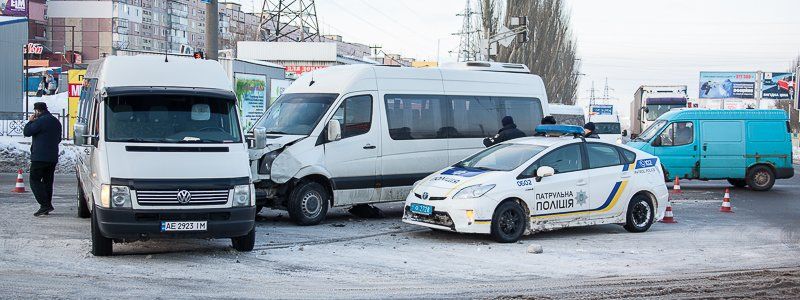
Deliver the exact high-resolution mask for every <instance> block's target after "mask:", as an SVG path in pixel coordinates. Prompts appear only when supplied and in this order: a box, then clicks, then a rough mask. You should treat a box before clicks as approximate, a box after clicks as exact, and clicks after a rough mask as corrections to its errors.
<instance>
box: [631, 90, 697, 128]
mask: <svg viewBox="0 0 800 300" xmlns="http://www.w3.org/2000/svg"><path fill="white" fill-rule="evenodd" d="M687 98H688V93H687V91H686V86H685V85H643V86H640V87H639V89H637V90H636V93H635V94H634V95H633V102H631V115H630V116H631V117H630V118H631V125H630V127H631V128H630V134H631V136H635V135H639V134H641V133H642V131H644V130H645V129H647V127H649V126H650V124H652V123H653V122H654V121H655V120H656V119H658V117H660V116H661V115H663V114H665V113H666V112H668V111H670V110H671V109H673V108H680V107H686V102H687V100H686V99H687Z"/></svg>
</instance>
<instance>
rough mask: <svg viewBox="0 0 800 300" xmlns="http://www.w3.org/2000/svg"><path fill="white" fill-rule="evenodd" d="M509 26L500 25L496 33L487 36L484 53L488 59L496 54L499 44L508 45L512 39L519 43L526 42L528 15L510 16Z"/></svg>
mask: <svg viewBox="0 0 800 300" xmlns="http://www.w3.org/2000/svg"><path fill="white" fill-rule="evenodd" d="M509 26H511V28H506V27H505V26H502V25H501V26H500V29H499V30H498V32H497V33H496V34H494V35H492V36H489V38H488V43H487V46H486V54H487V58H489V60H492V57H494V56H497V51H498V49H499V48H500V45H503V46H504V47H508V46H510V45H511V43H512V42H513V41H514V40H516V41H517V42H518V43H521V44H522V43H526V42H528V40H529V39H528V17H510V18H509ZM492 46H494V47H492Z"/></svg>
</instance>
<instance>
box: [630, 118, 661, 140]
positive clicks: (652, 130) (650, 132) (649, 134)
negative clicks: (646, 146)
mask: <svg viewBox="0 0 800 300" xmlns="http://www.w3.org/2000/svg"><path fill="white" fill-rule="evenodd" d="M664 124H667V121H666V120H659V121H656V122H655V123H653V125H650V127H647V129H645V130H644V132H642V134H640V135H639V137H637V138H636V140H640V141H649V140H650V139H651V138H653V136H655V135H656V133H657V132H658V131H659V130H661V127H664Z"/></svg>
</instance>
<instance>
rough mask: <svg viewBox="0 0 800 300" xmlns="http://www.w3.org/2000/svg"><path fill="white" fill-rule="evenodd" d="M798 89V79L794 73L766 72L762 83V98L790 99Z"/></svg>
mask: <svg viewBox="0 0 800 300" xmlns="http://www.w3.org/2000/svg"><path fill="white" fill-rule="evenodd" d="M796 90H797V80H796V76H795V74H794V73H769V72H765V73H764V80H763V81H762V84H761V98H764V99H776V100H790V99H793V97H794V91H796Z"/></svg>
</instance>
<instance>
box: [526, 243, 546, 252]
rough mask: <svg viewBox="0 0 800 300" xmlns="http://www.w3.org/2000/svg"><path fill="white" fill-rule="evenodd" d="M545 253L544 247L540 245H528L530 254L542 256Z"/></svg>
mask: <svg viewBox="0 0 800 300" xmlns="http://www.w3.org/2000/svg"><path fill="white" fill-rule="evenodd" d="M543 252H544V248H542V245H539V244H530V245H528V253H531V254H541V253H543Z"/></svg>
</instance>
